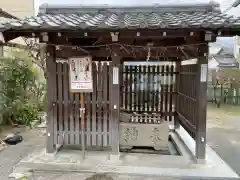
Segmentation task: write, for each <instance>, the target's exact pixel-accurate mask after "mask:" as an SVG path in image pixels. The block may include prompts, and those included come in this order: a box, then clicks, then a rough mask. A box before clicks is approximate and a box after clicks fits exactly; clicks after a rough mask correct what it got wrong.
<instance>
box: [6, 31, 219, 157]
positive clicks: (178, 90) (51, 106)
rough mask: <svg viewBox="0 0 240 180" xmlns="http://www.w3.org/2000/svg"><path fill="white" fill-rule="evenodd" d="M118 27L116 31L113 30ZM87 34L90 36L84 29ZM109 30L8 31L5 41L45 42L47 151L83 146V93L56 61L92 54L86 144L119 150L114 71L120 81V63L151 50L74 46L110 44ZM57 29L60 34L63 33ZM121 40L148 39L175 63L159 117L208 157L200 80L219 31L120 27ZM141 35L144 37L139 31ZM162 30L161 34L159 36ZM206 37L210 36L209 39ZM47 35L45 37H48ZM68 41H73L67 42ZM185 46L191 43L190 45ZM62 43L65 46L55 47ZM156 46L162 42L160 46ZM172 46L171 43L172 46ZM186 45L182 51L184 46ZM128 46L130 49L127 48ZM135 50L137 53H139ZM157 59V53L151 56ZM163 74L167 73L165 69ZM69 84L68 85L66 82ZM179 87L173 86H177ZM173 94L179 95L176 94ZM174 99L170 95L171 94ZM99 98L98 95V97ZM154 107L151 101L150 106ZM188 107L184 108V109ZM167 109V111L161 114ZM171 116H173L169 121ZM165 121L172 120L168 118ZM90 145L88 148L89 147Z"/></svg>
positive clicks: (118, 90) (154, 50)
mask: <svg viewBox="0 0 240 180" xmlns="http://www.w3.org/2000/svg"><path fill="white" fill-rule="evenodd" d="M115 31H117V30H115ZM85 32H87V34H88V36H85V35H84V33H85ZM110 32H111V31H107V30H106V31H100V30H99V31H98V30H95V31H92V30H85V31H83V30H79V31H74V30H73V31H64V30H61V29H58V30H52V29H45V30H44V31H43V29H41V32H39V31H38V30H32V31H30V30H29V31H28V32H26V31H11V30H9V31H7V32H5V33H4V35H5V39H6V40H10V39H12V38H15V37H16V36H26V37H39V38H40V42H44V43H46V44H47V52H46V53H47V55H48V56H47V62H46V63H47V72H48V79H47V84H48V116H47V124H48V127H47V152H49V153H52V152H54V151H55V146H56V145H57V144H65V143H66V142H67V144H68V145H75V146H77V145H81V140H80V139H81V138H80V135H81V127H80V124H81V123H80V118H79V108H80V107H81V105H80V104H79V93H75V95H73V94H72V93H69V87H68V86H69V84H68V82H67V79H68V80H69V78H68V70H67V69H68V68H67V66H68V65H67V64H66V63H56V58H68V57H72V56H83V55H86V54H90V55H91V56H92V57H93V59H92V60H93V61H95V62H93V83H94V92H93V93H91V94H90V93H85V94H84V96H85V98H84V99H85V102H84V107H86V111H87V112H86V115H85V116H86V117H85V119H86V127H85V128H86V134H85V136H84V138H85V139H86V140H85V142H87V143H89V144H90V145H91V147H89V148H97V149H108V148H110V149H111V150H112V152H113V153H114V154H118V153H119V123H120V111H121V109H120V108H121V104H122V103H124V102H123V100H122V99H121V98H120V93H121V87H122V84H123V82H120V83H119V84H113V83H112V81H113V77H112V75H113V74H112V71H113V68H114V67H117V68H119V72H120V74H119V78H120V80H121V81H122V74H123V72H122V67H123V62H124V61H137V60H138V59H139V60H140V61H144V60H145V59H146V56H147V55H148V52H147V51H146V49H144V48H143V49H142V53H141V52H140V53H139V54H138V55H134V53H129V52H127V51H126V50H124V48H121V46H122V45H117V44H116V45H113V46H111V48H112V50H106V47H104V48H85V49H83V48H80V49H74V48H72V47H71V45H72V44H74V45H76V46H89V42H92V40H94V41H96V40H98V38H100V37H101V38H102V40H101V44H109V43H112V37H111V35H110ZM59 33H60V35H61V36H59ZM119 33H120V34H121V36H120V37H119V39H118V43H120V44H132V45H133V47H134V46H136V45H140V46H145V47H146V46H147V44H148V43H149V41H150V42H151V43H153V46H151V49H152V54H154V53H160V54H161V53H162V52H165V51H167V53H162V54H161V55H159V56H158V58H159V59H161V60H162V61H172V62H173V63H175V67H168V66H166V74H167V75H169V76H171V78H172V79H173V77H175V79H176V83H175V86H173V85H171V86H169V88H167V90H166V91H164V92H161V93H160V94H161V99H165V100H164V101H166V103H167V102H169V101H171V103H172V102H174V105H175V108H174V109H173V108H172V106H170V108H169V109H168V110H167V109H166V106H165V107H161V109H160V110H159V112H160V114H161V117H163V116H166V117H171V118H172V117H174V127H175V128H176V129H177V128H179V125H182V126H183V127H184V128H185V129H186V130H187V131H188V132H189V134H190V135H191V136H192V137H193V138H194V139H195V141H196V154H195V156H196V158H198V159H205V146H206V103H207V101H206V90H207V83H206V82H200V74H201V64H207V57H208V48H207V47H208V42H210V41H211V42H214V41H215V40H216V32H213V33H212V36H210V38H209V33H207V32H206V31H205V30H203V29H180V30H169V29H162V30H148V29H143V30H129V29H124V30H119ZM137 33H140V36H137V35H136V34H137ZM159 34H163V35H162V36H160V37H159ZM206 35H208V37H207V38H206ZM44 36H47V37H48V38H47V41H46V39H45V38H44ZM66 39H68V40H69V39H75V41H67V40H66ZM163 42H164V43H163ZM186 45H187V46H186ZM58 46H60V47H61V50H60V51H59V50H57V48H56V47H58ZM158 46H162V48H159V47H158ZM169 46H171V47H169ZM182 46H185V47H184V51H185V52H184V53H183V52H182V51H181V50H180V47H182ZM125 48H126V47H125ZM135 54H136V53H135ZM192 58H196V59H197V64H191V65H183V64H181V62H182V61H183V60H186V59H192ZM152 59H155V61H156V56H153V57H152ZM163 68H164V67H163ZM163 74H164V73H163ZM67 84H68V85H67ZM174 89H175V90H174ZM171 94H175V95H174V96H172V95H171ZM168 96H169V97H170V98H169V99H167V97H168ZM97 98H98V99H97ZM151 106H152V105H151ZM182 106H184V108H182ZM163 108H165V110H167V112H166V113H165V115H164V113H162V112H163ZM171 118H170V119H171ZM165 120H169V119H168V118H165ZM87 148H88V147H87Z"/></svg>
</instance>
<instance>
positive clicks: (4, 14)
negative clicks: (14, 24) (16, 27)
mask: <svg viewBox="0 0 240 180" xmlns="http://www.w3.org/2000/svg"><path fill="white" fill-rule="evenodd" d="M0 17H2V18H9V19H18V18H17V17H16V16H14V15H12V14H10V13H8V12H6V11H4V10H3V9H1V8H0Z"/></svg>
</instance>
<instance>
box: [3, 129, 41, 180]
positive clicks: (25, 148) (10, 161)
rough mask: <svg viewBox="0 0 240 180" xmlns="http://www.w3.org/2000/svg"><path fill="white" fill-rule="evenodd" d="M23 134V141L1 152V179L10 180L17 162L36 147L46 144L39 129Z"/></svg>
mask: <svg viewBox="0 0 240 180" xmlns="http://www.w3.org/2000/svg"><path fill="white" fill-rule="evenodd" d="M21 135H22V136H23V139H24V140H23V142H22V143H19V144H18V145H16V146H9V147H7V148H5V149H4V150H3V151H1V152H0V180H8V179H9V178H8V177H9V174H10V173H11V172H12V169H13V166H14V165H15V164H17V163H18V162H19V161H20V160H21V159H22V158H23V157H25V156H27V155H28V154H29V153H31V152H32V151H33V150H34V149H36V148H42V147H43V146H44V137H43V136H42V135H41V133H40V132H39V130H37V129H35V130H28V131H27V132H23V133H21Z"/></svg>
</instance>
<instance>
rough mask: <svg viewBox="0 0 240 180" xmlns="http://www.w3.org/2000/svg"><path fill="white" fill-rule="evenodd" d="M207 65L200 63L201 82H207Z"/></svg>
mask: <svg viewBox="0 0 240 180" xmlns="http://www.w3.org/2000/svg"><path fill="white" fill-rule="evenodd" d="M207 73H208V65H207V64H201V78H200V81H201V82H207V77H208V74H207Z"/></svg>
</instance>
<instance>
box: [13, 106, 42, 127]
mask: <svg viewBox="0 0 240 180" xmlns="http://www.w3.org/2000/svg"><path fill="white" fill-rule="evenodd" d="M38 112H39V107H38V106H36V105H29V104H25V105H23V106H22V107H20V108H19V109H17V110H16V111H15V112H14V113H13V119H14V121H15V122H17V123H18V124H24V125H30V124H31V122H32V121H34V120H36V119H38V118H39V117H38Z"/></svg>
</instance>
